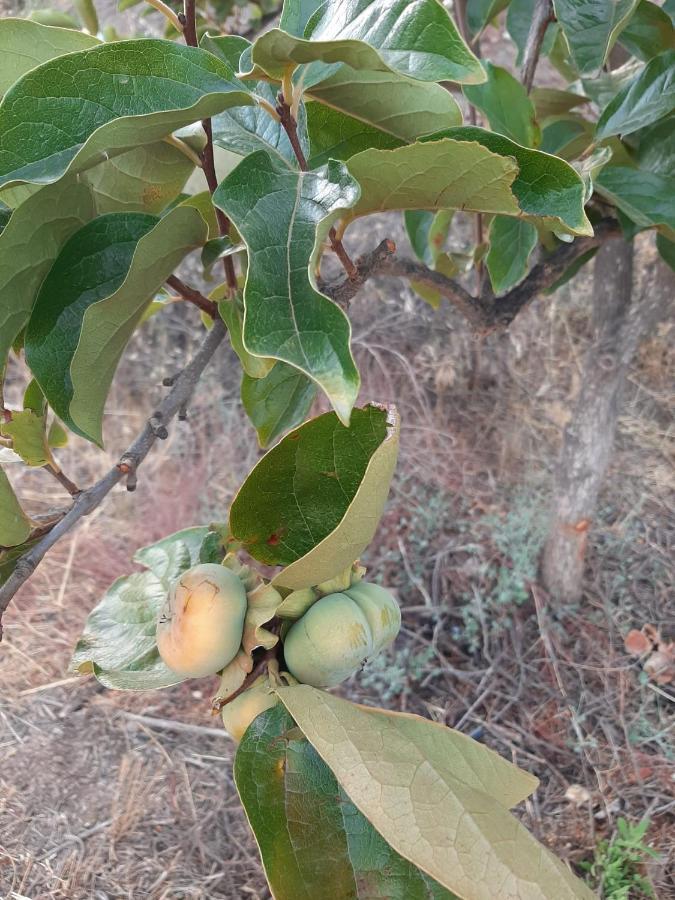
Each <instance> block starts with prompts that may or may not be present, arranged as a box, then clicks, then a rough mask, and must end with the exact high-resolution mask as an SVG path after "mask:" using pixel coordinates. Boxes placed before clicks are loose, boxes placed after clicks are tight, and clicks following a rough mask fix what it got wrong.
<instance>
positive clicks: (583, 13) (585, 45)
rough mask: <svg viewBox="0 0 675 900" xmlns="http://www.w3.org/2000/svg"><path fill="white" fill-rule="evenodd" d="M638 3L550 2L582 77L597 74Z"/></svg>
mask: <svg viewBox="0 0 675 900" xmlns="http://www.w3.org/2000/svg"><path fill="white" fill-rule="evenodd" d="M637 3H638V0H613V2H611V3H608V2H607V0H553V7H554V9H555V14H556V18H557V20H558V21H559V22H560V24H561V25H562V29H563V31H564V33H565V37H566V38H567V43H568V44H569V47H570V51H571V54H572V59H573V60H574V63H575V65H576V67H577V70H578V71H579V72H580V73H581V74H582V75H588V74H590V73H592V72H597V71H598V70H599V69H600V68H601V67H602V66H603V64H604V62H605V60H606V59H607V56H608V55H609V51H610V50H611V49H612V47H613V46H614V42H615V41H616V39H617V37H618V35H619V32H620V31H621V29H622V28H623V27H624V25H625V24H626V23H627V22H628V20H629V18H630V17H631V15H632V13H633V10H634V9H635V7H636V6H637Z"/></svg>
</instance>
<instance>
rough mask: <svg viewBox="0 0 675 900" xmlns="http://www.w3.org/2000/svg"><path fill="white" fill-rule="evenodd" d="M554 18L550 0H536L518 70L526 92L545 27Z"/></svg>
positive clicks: (530, 82)
mask: <svg viewBox="0 0 675 900" xmlns="http://www.w3.org/2000/svg"><path fill="white" fill-rule="evenodd" d="M554 18H555V16H554V14H553V4H552V3H551V0H536V3H535V7H534V15H533V16H532V24H531V25H530V30H529V33H528V35H527V41H526V43H525V52H524V54H523V66H522V69H521V70H520V80H521V81H522V83H523V87H524V88H525V90H526V91H527V93H528V94H529V93H530V91H531V90H532V83H533V82H534V73H535V71H536V69H537V63H538V62H539V54H540V53H541V45H542V44H543V42H544V35H545V34H546V29H547V28H548V25H549V22H553V20H554Z"/></svg>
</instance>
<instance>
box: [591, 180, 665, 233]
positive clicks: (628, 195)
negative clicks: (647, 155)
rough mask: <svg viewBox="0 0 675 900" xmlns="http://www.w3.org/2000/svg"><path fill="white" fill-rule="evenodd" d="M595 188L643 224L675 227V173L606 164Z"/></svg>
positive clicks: (638, 223)
mask: <svg viewBox="0 0 675 900" xmlns="http://www.w3.org/2000/svg"><path fill="white" fill-rule="evenodd" d="M595 189H596V191H597V192H598V193H599V194H600V195H601V196H602V197H604V198H605V199H606V200H609V201H610V202H611V203H614V204H615V205H616V206H617V207H618V208H619V209H620V210H621V211H622V212H623V213H625V214H626V215H627V216H628V217H629V218H630V219H632V220H633V222H635V223H636V224H637V225H639V226H640V227H642V228H649V227H651V226H654V225H663V226H665V227H667V228H669V229H671V230H673V229H675V176H674V175H672V174H670V175H660V174H658V173H656V172H648V171H645V170H643V169H633V168H630V167H629V166H605V168H604V169H603V170H602V171H601V172H600V174H599V175H598V177H597V178H596V180H595ZM671 237H672V234H671Z"/></svg>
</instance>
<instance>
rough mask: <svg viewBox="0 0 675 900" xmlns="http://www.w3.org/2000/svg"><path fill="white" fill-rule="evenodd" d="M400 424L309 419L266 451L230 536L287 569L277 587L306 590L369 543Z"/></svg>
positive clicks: (380, 414)
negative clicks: (343, 423)
mask: <svg viewBox="0 0 675 900" xmlns="http://www.w3.org/2000/svg"><path fill="white" fill-rule="evenodd" d="M397 450H398V422H397V420H395V419H393V418H390V415H389V414H388V413H387V410H385V409H382V408H380V407H375V406H368V407H365V408H364V409H358V408H357V409H355V410H354V412H353V414H352V420H351V424H350V426H349V427H348V428H346V427H345V426H344V425H342V424H341V423H340V421H339V420H338V418H337V416H336V415H335V414H334V413H325V414H324V415H322V416H318V417H317V418H315V419H311V420H310V421H309V422H306V423H305V424H304V425H301V426H300V428H296V430H295V431H292V432H291V433H290V434H288V435H286V437H285V438H284V439H283V440H282V441H281V442H280V443H279V444H277V445H276V447H273V448H272V449H271V450H270V451H268V452H267V453H266V454H265V456H264V457H263V458H262V459H261V460H260V462H258V464H257V465H256V466H255V467H254V468H253V470H252V471H251V473H250V474H249V475H248V477H247V479H246V481H245V482H244V483H243V485H242V486H241V488H240V489H239V492H238V494H237V496H236V497H235V498H234V501H233V503H232V508H231V510H230V528H231V530H232V534H233V536H234V537H235V538H237V540H240V541H241V542H242V543H243V544H244V546H245V548H246V550H247V551H248V552H249V553H250V554H251V556H253V557H254V558H255V559H257V560H259V561H260V562H263V563H266V564H268V565H283V566H287V567H288V568H287V569H285V570H284V571H283V572H281V573H280V574H279V576H277V578H276V579H275V584H276V583H279V584H282V585H283V586H284V587H288V588H291V589H293V590H300V589H301V588H305V587H311V586H313V585H315V584H320V583H321V582H323V581H327V580H328V579H329V578H333V577H334V576H335V575H336V574H338V573H339V572H342V571H343V570H344V569H346V568H347V567H348V566H350V565H351V564H352V562H353V561H354V560H355V559H357V557H358V556H359V555H360V554H361V553H362V551H363V550H364V549H365V547H366V546H367V545H368V544H369V543H370V540H371V539H372V536H373V534H374V533H375V528H376V527H377V523H378V521H379V518H380V516H381V514H382V509H383V508H384V502H385V500H386V497H387V493H388V491H389V481H390V479H391V475H392V473H393V470H394V466H395V464H396V455H397Z"/></svg>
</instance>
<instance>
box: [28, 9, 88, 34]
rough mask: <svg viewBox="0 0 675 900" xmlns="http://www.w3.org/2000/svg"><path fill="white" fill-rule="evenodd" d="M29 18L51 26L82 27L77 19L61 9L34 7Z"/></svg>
mask: <svg viewBox="0 0 675 900" xmlns="http://www.w3.org/2000/svg"><path fill="white" fill-rule="evenodd" d="M29 19H30V20H31V21H33V22H37V23H39V24H40V25H48V26H49V27H50V28H72V29H74V30H79V28H80V26H79V24H78V22H77V20H76V19H74V18H73V17H72V16H69V15H68V13H64V12H61V10H59V9H34V10H33V11H32V12H31V13H30V16H29Z"/></svg>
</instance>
